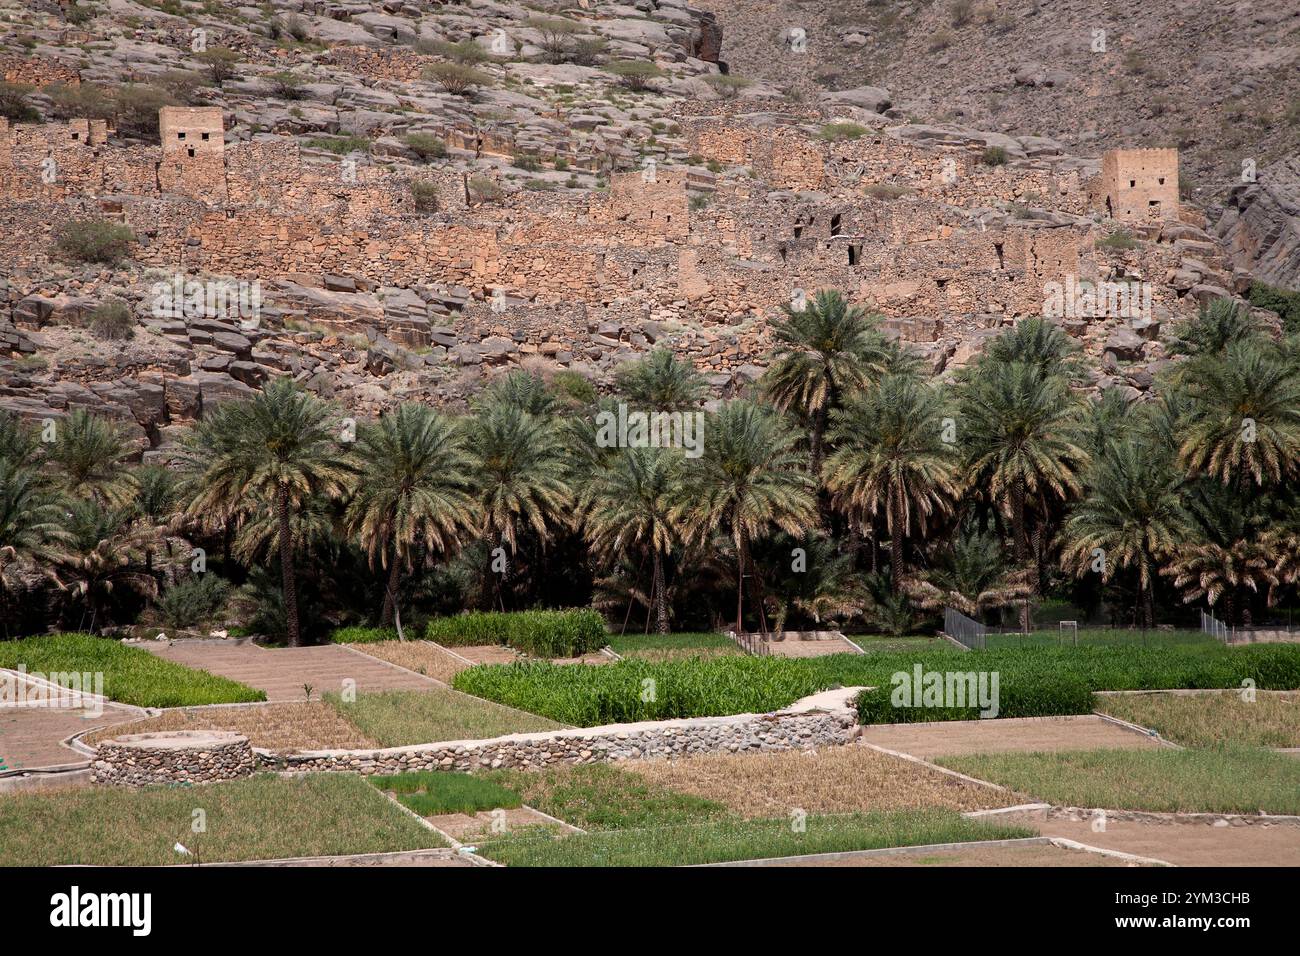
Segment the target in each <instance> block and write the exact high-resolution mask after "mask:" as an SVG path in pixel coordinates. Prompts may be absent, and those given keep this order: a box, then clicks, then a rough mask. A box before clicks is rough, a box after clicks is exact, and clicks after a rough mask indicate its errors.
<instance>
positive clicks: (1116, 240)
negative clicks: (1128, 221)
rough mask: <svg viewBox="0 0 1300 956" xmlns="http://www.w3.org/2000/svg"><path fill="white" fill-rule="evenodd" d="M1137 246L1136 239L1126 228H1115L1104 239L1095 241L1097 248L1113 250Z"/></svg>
mask: <svg viewBox="0 0 1300 956" xmlns="http://www.w3.org/2000/svg"><path fill="white" fill-rule="evenodd" d="M1136 246H1137V240H1136V239H1134V238H1133V234H1132V233H1131V232H1129V231H1128V230H1127V229H1116V230H1115V231H1114V232H1112V233H1111V234H1110V235H1109V236H1107V237H1106V238H1105V239H1101V240H1099V241H1098V243H1097V248H1098V249H1110V250H1113V251H1115V252H1122V251H1123V250H1125V249H1132V248H1134V247H1136Z"/></svg>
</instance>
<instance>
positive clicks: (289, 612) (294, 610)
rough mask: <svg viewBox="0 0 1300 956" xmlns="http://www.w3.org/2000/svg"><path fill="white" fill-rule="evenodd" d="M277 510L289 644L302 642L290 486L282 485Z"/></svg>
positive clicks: (295, 645) (277, 497) (296, 645)
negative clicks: (290, 517) (294, 574)
mask: <svg viewBox="0 0 1300 956" xmlns="http://www.w3.org/2000/svg"><path fill="white" fill-rule="evenodd" d="M276 512H277V516H278V517H279V519H280V580H281V585H282V587H283V588H284V616H285V623H286V626H287V629H288V632H289V646H290V647H298V646H299V645H300V644H302V634H301V632H300V630H299V626H298V586H297V584H296V582H295V581H294V579H293V540H292V534H293V531H292V529H291V528H290V526H289V486H288V485H281V486H280V490H279V492H278V494H277V495H276Z"/></svg>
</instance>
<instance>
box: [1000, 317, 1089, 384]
mask: <svg viewBox="0 0 1300 956" xmlns="http://www.w3.org/2000/svg"><path fill="white" fill-rule="evenodd" d="M982 361H984V362H991V363H996V364H999V365H1011V364H1013V363H1020V364H1022V365H1028V366H1031V367H1032V368H1033V369H1034V370H1035V371H1037V373H1038V375H1039V376H1040V377H1042V378H1049V377H1059V378H1064V379H1068V380H1070V381H1073V380H1075V379H1076V378H1078V376H1079V375H1080V373H1081V372H1082V371H1083V363H1082V353H1081V352H1080V350H1079V346H1078V345H1077V344H1076V343H1075V341H1074V340H1073V339H1072V338H1070V336H1069V335H1067V334H1066V332H1065V330H1064V329H1063V328H1061V327H1060V326H1059V325H1056V324H1055V323H1052V322H1049V321H1048V320H1047V319H1044V318H1040V317H1038V316H1031V317H1029V318H1027V319H1022V320H1021V321H1019V322H1017V323H1016V324H1015V325H1013V326H1012V327H1011V328H1009V329H1007V330H1006V331H1005V332H1003V333H1002V334H1001V335H999V336H997V337H996V338H994V339H993V340H992V341H991V342H989V344H988V346H987V348H986V349H985V351H984V356H983V360H982Z"/></svg>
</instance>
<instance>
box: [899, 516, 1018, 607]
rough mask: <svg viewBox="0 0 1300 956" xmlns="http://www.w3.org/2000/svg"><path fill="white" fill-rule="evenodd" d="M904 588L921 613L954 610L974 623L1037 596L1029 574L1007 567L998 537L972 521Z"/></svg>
mask: <svg viewBox="0 0 1300 956" xmlns="http://www.w3.org/2000/svg"><path fill="white" fill-rule="evenodd" d="M905 588H906V591H907V595H908V597H910V598H911V599H912V603H914V604H915V605H916V606H917V607H920V608H922V609H924V610H927V611H942V610H943V609H944V608H947V607H952V608H956V609H957V610H958V611H961V613H963V614H965V615H966V616H967V617H972V618H979V617H981V616H983V615H984V614H985V613H986V612H988V611H996V610H999V609H1001V608H1004V607H1012V606H1014V605H1017V604H1022V603H1023V602H1024V601H1026V600H1027V599H1028V598H1029V597H1030V596H1031V595H1032V593H1033V584H1032V583H1031V581H1030V571H1029V569H1028V568H1013V567H1011V566H1009V564H1008V562H1007V560H1006V557H1005V555H1004V554H1003V551H1002V542H1001V540H999V537H998V535H996V534H994V533H993V532H991V531H985V530H983V529H982V528H980V527H979V525H978V524H976V523H974V522H973V521H970V520H967V522H966V523H964V524H963V525H962V527H961V529H960V531H959V533H958V534H957V536H956V537H955V538H953V540H952V544H951V546H950V547H949V548H948V549H947V550H946V551H945V553H944V555H943V556H942V558H941V559H940V561H939V562H938V563H937V564H936V565H935V566H933V567H931V568H929V569H928V570H926V571H924V572H921V573H920V574H918V575H916V576H914V577H912V578H910V579H909V580H908V581H907V582H906V584H905Z"/></svg>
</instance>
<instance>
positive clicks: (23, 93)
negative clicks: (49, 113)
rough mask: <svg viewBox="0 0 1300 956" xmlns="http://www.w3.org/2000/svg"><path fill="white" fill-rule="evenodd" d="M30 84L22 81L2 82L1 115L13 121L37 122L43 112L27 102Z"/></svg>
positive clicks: (0, 95) (0, 87)
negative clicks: (39, 111)
mask: <svg viewBox="0 0 1300 956" xmlns="http://www.w3.org/2000/svg"><path fill="white" fill-rule="evenodd" d="M31 91H32V88H31V87H30V86H26V85H24V84H22V83H3V82H0V116H3V117H4V118H5V119H7V120H9V122H11V123H35V122H37V121H39V120H40V118H41V114H40V113H38V112H36V110H35V109H34V108H33V107H32V105H31V104H30V103H28V102H27V94H28V93H30V92H31Z"/></svg>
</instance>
